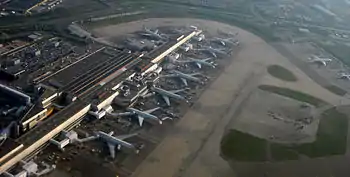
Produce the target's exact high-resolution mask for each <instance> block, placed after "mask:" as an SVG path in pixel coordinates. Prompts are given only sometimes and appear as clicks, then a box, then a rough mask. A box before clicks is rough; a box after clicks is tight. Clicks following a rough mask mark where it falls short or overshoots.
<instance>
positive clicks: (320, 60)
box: [309, 55, 332, 66]
mask: <svg viewBox="0 0 350 177" xmlns="http://www.w3.org/2000/svg"><path fill="white" fill-rule="evenodd" d="M309 61H310V62H313V63H320V64H322V65H324V66H327V63H328V62H331V61H332V59H331V58H320V57H318V56H315V55H313V56H311V57H310V58H309Z"/></svg>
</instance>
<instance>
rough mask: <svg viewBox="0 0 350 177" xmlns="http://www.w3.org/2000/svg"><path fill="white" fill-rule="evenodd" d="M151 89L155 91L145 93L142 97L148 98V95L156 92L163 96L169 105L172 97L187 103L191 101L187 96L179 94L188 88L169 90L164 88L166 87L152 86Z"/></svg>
mask: <svg viewBox="0 0 350 177" xmlns="http://www.w3.org/2000/svg"><path fill="white" fill-rule="evenodd" d="M150 90H151V91H152V92H153V93H150V94H146V95H143V96H142V97H143V98H146V97H149V96H153V95H154V94H158V95H160V96H161V97H162V98H163V100H164V102H165V103H166V104H167V106H170V98H173V99H176V100H180V101H185V102H186V103H189V101H188V100H187V99H186V98H185V97H183V96H181V95H179V94H177V93H179V92H183V91H185V90H186V89H180V90H172V91H168V90H164V89H162V88H159V87H155V86H152V87H151V88H150Z"/></svg>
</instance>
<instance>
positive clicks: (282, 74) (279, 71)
mask: <svg viewBox="0 0 350 177" xmlns="http://www.w3.org/2000/svg"><path fill="white" fill-rule="evenodd" d="M267 72H268V73H269V74H270V75H271V76H273V77H276V78H278V79H281V80H284V81H289V82H295V81H297V77H296V76H295V75H294V74H293V73H292V72H290V71H289V70H288V69H286V68H284V67H282V66H280V65H270V66H268V67H267Z"/></svg>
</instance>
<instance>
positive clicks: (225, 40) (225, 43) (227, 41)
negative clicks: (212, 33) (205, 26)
mask: <svg viewBox="0 0 350 177" xmlns="http://www.w3.org/2000/svg"><path fill="white" fill-rule="evenodd" d="M210 41H212V42H216V43H219V44H221V45H222V46H228V45H239V42H238V40H237V39H235V38H219V37H215V38H213V39H210Z"/></svg>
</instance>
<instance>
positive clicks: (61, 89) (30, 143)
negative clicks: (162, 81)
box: [0, 29, 201, 174]
mask: <svg viewBox="0 0 350 177" xmlns="http://www.w3.org/2000/svg"><path fill="white" fill-rule="evenodd" d="M200 33H201V31H200V30H197V29H192V30H191V31H190V32H186V33H184V34H178V35H174V36H172V37H170V38H169V39H168V40H167V42H165V43H164V44H162V45H161V46H159V47H158V48H156V49H154V50H153V51H151V52H149V53H135V54H134V53H131V52H129V51H125V50H120V49H115V48H112V47H110V46H104V45H96V46H94V47H90V48H87V49H85V50H81V51H79V49H75V48H74V47H73V46H72V45H71V44H70V43H69V42H66V41H64V40H63V39H60V38H56V37H41V36H38V35H37V36H32V37H35V40H34V41H31V42H28V43H26V44H24V45H21V46H19V47H18V48H17V49H16V50H14V51H7V52H6V55H4V56H2V58H5V60H6V62H4V63H3V64H2V67H1V72H2V73H1V74H2V75H3V76H4V77H6V79H8V80H9V83H11V82H10V80H11V81H12V80H14V79H15V80H16V82H17V84H14V85H12V84H4V85H3V84H1V85H0V94H3V95H6V96H7V97H9V98H13V97H15V98H16V100H20V101H18V103H16V105H11V106H12V107H16V109H15V110H10V109H4V110H2V111H3V113H2V114H5V113H6V114H9V113H11V114H12V115H14V114H15V112H17V114H18V115H17V119H16V126H15V127H16V128H15V130H12V129H11V131H15V132H16V133H15V135H16V136H18V138H16V139H11V138H7V139H6V140H5V142H4V145H3V146H1V151H0V174H3V173H6V172H7V171H8V170H9V169H11V168H12V167H13V166H14V165H16V164H18V163H19V162H21V161H23V160H24V161H29V160H30V159H31V158H32V157H33V156H35V155H36V154H37V153H38V152H39V151H41V150H42V149H43V148H45V147H46V145H47V144H48V143H49V142H50V141H51V142H52V141H53V139H54V138H55V137H56V136H57V135H58V134H60V133H61V132H62V131H69V130H71V129H72V128H74V127H75V126H76V125H77V124H79V122H80V121H81V120H82V119H83V118H84V116H86V115H90V116H93V117H95V118H97V119H100V118H101V117H103V116H105V115H106V113H107V112H108V111H109V109H110V105H111V104H112V103H113V101H115V100H116V99H115V98H116V97H117V96H118V95H119V94H120V93H121V92H124V91H125V87H123V86H125V85H127V84H129V85H137V84H134V83H130V82H134V81H138V78H139V77H144V78H150V77H149V76H150V75H152V74H151V73H153V72H159V71H160V70H161V66H160V64H161V63H162V62H163V60H164V58H165V57H166V56H168V55H169V54H171V53H172V52H173V51H175V50H177V49H178V48H179V47H180V46H181V45H183V44H184V43H186V42H188V41H189V40H190V39H191V38H193V37H194V36H198V35H200ZM59 58H64V59H65V60H58V59H59ZM73 58H74V59H73ZM34 60H35V62H33V61H34ZM57 62H58V64H57ZM59 62H60V63H59ZM51 63H56V64H57V65H54V64H51ZM51 65H52V66H51ZM37 66H42V68H36V67H37ZM58 66H59V67H58ZM33 71H35V72H33ZM26 73H30V74H26ZM151 79H155V78H151ZM23 80H30V81H31V82H32V83H34V86H33V87H32V88H31V89H32V90H31V93H40V94H38V95H40V96H38V97H35V100H33V99H32V97H33V96H32V95H28V94H26V93H25V92H24V91H23V92H22V91H18V90H17V89H15V87H16V86H21V88H23V87H22V85H21V84H20V83H22V82H23ZM127 80H128V81H127ZM128 82H129V83H128ZM141 85H142V84H141ZM143 85H145V87H138V86H136V87H135V88H137V90H138V91H137V94H134V95H132V96H131V97H130V99H129V100H127V101H126V102H124V103H125V104H126V105H125V106H127V105H130V104H132V103H133V102H134V100H137V97H138V96H139V95H140V94H139V93H141V92H143V91H144V90H145V89H148V87H147V86H146V85H147V84H143ZM17 98H18V99H17ZM6 111H7V112H9V113H7V112H6ZM10 122H12V121H8V122H7V123H8V124H9V123H10ZM62 143H63V144H62ZM62 143H61V144H60V143H57V142H56V144H59V145H61V146H62V147H64V146H65V145H66V144H67V143H68V142H65V143H64V142H62Z"/></svg>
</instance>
